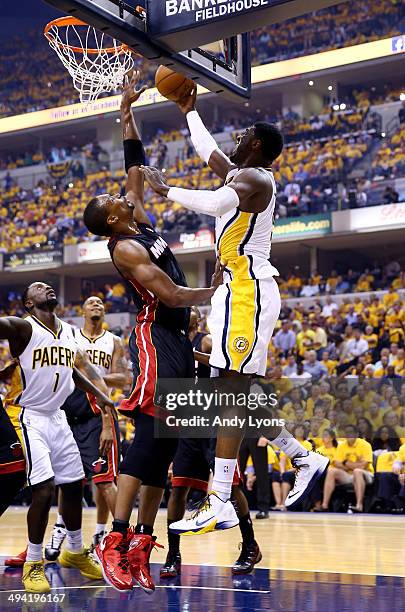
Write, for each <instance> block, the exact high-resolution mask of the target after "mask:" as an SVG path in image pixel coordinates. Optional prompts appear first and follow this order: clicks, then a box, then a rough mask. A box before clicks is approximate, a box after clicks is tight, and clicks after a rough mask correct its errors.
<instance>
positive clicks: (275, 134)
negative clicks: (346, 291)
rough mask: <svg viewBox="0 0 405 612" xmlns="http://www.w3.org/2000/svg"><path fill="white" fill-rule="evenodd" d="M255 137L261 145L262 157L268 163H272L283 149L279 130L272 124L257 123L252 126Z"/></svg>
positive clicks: (282, 140) (282, 139)
mask: <svg viewBox="0 0 405 612" xmlns="http://www.w3.org/2000/svg"><path fill="white" fill-rule="evenodd" d="M253 127H254V129H255V136H256V137H257V138H258V139H259V140H260V141H261V143H262V151H263V155H264V157H265V158H266V159H268V160H269V161H270V162H273V161H274V160H275V159H277V157H278V156H279V155H281V152H282V150H283V147H284V138H283V135H282V133H281V132H280V130H279V129H278V127H277V126H276V125H274V124H273V123H267V122H266V121H257V122H256V123H255V124H254V126H253Z"/></svg>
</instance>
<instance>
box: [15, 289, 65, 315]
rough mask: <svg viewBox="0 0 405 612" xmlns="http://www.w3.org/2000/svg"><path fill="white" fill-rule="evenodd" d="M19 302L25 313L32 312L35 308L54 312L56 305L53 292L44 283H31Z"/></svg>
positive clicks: (56, 301)
mask: <svg viewBox="0 0 405 612" xmlns="http://www.w3.org/2000/svg"><path fill="white" fill-rule="evenodd" d="M21 301H22V304H23V307H24V309H25V310H26V311H27V312H32V311H34V310H35V308H38V309H39V310H48V311H49V310H50V311H53V310H55V308H56V306H57V305H58V299H57V297H56V293H55V290H54V289H53V288H52V287H51V286H50V285H47V284H46V283H40V282H36V283H31V284H30V285H28V287H26V288H25V289H24V291H23V294H22V297H21Z"/></svg>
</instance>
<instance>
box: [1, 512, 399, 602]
mask: <svg viewBox="0 0 405 612" xmlns="http://www.w3.org/2000/svg"><path fill="white" fill-rule="evenodd" d="M25 514H26V508H20V507H18V508H10V509H9V510H8V512H7V514H6V515H4V516H3V517H2V518H1V519H0V611H1V612H3V610H15V611H18V612H19V611H24V612H28V611H31V610H41V611H44V612H48V611H49V612H51V611H52V612H59V611H60V612H62V611H67V610H69V611H76V610H77V611H79V610H90V611H97V612H107V611H110V610H117V611H119V612H126V611H127V610H128V611H129V610H134V609H138V610H139V609H142V606H147V610H148V612H155V611H156V612H157V611H159V612H164V611H166V610H167V611H168V612H194V611H196V612H197V611H202V612H217V611H220V610H227V611H228V610H229V611H231V610H235V611H238V612H251V611H252V612H253V611H255V612H256V611H263V610H268V611H283V612H306V611H308V612H309V611H311V612H318V611H319V612H346V611H347V612H388V611H389V612H399V611H402V610H403V611H405V545H404V544H405V517H391V516H376V515H364V516H359V515H354V516H347V515H342V514H340V515H337V514H330V515H321V516H320V515H316V514H305V513H297V514H294V513H285V514H284V513H283V514H281V513H273V514H271V515H270V518H269V519H268V520H262V521H254V526H255V529H256V534H257V539H258V541H259V543H260V546H261V549H262V552H263V561H262V562H261V563H260V564H259V565H258V566H257V569H256V570H255V571H254V573H253V574H252V575H249V576H234V577H232V575H231V572H230V567H229V566H230V565H231V564H232V562H233V561H234V560H235V559H236V557H237V556H238V543H239V530H238V529H237V528H235V529H231V530H228V531H224V532H220V533H213V534H208V535H204V536H196V537H184V538H183V540H182V552H183V572H182V576H181V578H178V579H172V580H166V581H160V580H159V567H160V565H161V564H162V563H163V561H164V558H165V554H166V549H165V550H157V551H154V552H153V553H152V559H153V575H154V577H155V580H156V592H155V593H154V594H153V595H147V594H145V593H143V592H142V591H141V590H140V589H135V590H134V591H133V592H131V593H118V592H117V591H115V590H114V589H112V588H110V587H108V586H107V585H105V584H104V583H95V582H89V581H88V580H86V579H84V578H82V576H81V575H80V574H79V572H77V571H76V570H69V569H62V568H60V567H59V566H58V564H57V563H49V564H47V566H46V574H47V576H48V579H49V581H50V583H51V586H52V591H51V596H52V601H49V599H51V597H50V596H49V595H47V602H42V603H41V602H39V603H35V602H34V601H33V597H34V596H32V595H31V600H32V601H31V600H30V597H29V595H26V598H25V599H26V601H24V591H23V590H22V585H21V574H22V570H21V569H11V568H5V567H4V565H3V563H4V558H5V557H6V556H7V555H9V554H10V553H17V552H20V551H21V550H23V549H24V548H25V537H26V526H25ZM54 518H55V513H54V512H52V514H51V520H52V521H53V520H54ZM94 524H95V514H94V510H91V509H90V510H85V513H84V533H85V541H86V542H87V541H90V538H91V534H92V528H93V525H94ZM165 524H166V513H165V511H161V512H160V513H159V517H158V522H157V529H156V533H157V535H158V541H159V542H160V543H162V544H164V545H166V537H165ZM21 598H23V599H22V600H21Z"/></svg>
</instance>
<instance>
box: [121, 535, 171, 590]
mask: <svg viewBox="0 0 405 612" xmlns="http://www.w3.org/2000/svg"><path fill="white" fill-rule="evenodd" d="M155 547H157V548H163V546H161V545H160V544H158V543H157V542H156V537H155V536H150V535H145V534H144V533H136V534H134V536H133V537H132V539H131V542H130V544H129V549H128V561H129V567H130V570H131V574H132V578H133V581H134V583H135V584H137V585H139V586H140V587H141V589H143V590H144V591H145V592H146V593H153V591H154V590H155V584H154V582H153V579H152V576H151V575H150V565H149V559H150V554H151V552H152V550H153V549H154V548H155Z"/></svg>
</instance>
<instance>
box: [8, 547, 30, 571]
mask: <svg viewBox="0 0 405 612" xmlns="http://www.w3.org/2000/svg"><path fill="white" fill-rule="evenodd" d="M26 558H27V549H25V550H24V551H23V552H20V553H19V554H18V555H16V556H15V557H9V558H8V559H6V560H5V561H4V565H5V566H6V567H23V565H24V563H25V560H26Z"/></svg>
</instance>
